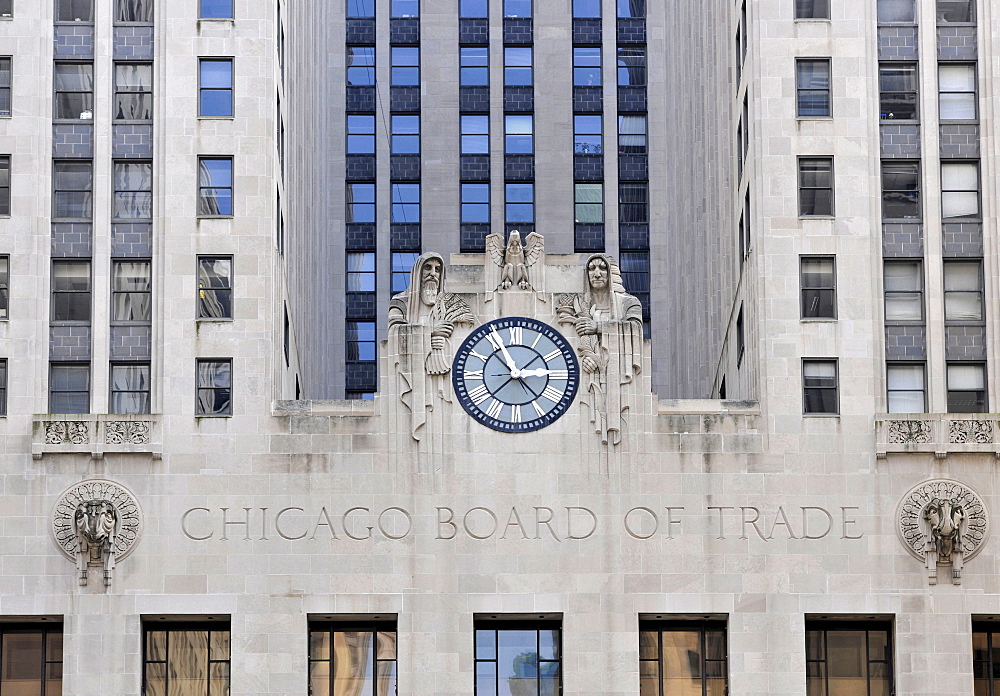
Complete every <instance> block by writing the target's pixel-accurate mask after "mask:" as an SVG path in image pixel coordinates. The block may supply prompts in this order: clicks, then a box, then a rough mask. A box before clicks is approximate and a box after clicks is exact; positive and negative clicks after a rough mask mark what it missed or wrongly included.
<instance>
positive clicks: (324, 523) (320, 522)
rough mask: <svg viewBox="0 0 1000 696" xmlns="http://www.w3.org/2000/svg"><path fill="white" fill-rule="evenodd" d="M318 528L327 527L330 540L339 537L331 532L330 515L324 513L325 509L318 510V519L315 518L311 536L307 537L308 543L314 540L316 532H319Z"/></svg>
mask: <svg viewBox="0 0 1000 696" xmlns="http://www.w3.org/2000/svg"><path fill="white" fill-rule="evenodd" d="M320 527H329V529H330V538H331V539H338V540H339V539H340V537H338V536H337V532H335V531H334V530H333V522H331V521H330V513H328V512H327V511H326V507H321V508H320V509H319V517H317V518H316V525H315V526H314V527H313V533H312V536H311V537H309V540H310V541H312V540H313V539H315V538H316V532H318V531H319V528H320Z"/></svg>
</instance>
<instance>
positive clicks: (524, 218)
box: [506, 184, 535, 222]
mask: <svg viewBox="0 0 1000 696" xmlns="http://www.w3.org/2000/svg"><path fill="white" fill-rule="evenodd" d="M506 194H507V195H506V199H507V201H506V218H507V222H534V221H535V185H534V184H506Z"/></svg>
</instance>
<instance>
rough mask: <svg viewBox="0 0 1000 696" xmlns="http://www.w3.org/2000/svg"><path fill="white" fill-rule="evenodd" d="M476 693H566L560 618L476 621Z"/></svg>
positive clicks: (489, 695) (488, 695)
mask: <svg viewBox="0 0 1000 696" xmlns="http://www.w3.org/2000/svg"><path fill="white" fill-rule="evenodd" d="M475 629H476V642H475V660H476V690H475V693H476V696H495V695H496V694H532V696H534V695H535V694H542V695H543V696H555V695H556V694H561V693H562V674H561V672H562V669H561V660H562V635H561V633H562V632H561V630H560V628H559V622H558V621H546V622H540V621H537V622H536V621H531V622H528V621H525V622H513V621H511V622H499V621H490V622H486V621H476V623H475Z"/></svg>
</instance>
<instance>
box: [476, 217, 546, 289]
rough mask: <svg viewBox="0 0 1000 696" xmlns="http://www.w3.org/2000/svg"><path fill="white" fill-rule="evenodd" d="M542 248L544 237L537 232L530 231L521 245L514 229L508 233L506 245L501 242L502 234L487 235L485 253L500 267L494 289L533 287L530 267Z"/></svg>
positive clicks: (518, 235) (543, 247)
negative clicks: (508, 237)
mask: <svg viewBox="0 0 1000 696" xmlns="http://www.w3.org/2000/svg"><path fill="white" fill-rule="evenodd" d="M544 249H545V244H544V239H543V238H542V235H540V234H538V233H537V232H532V233H531V234H529V235H528V236H527V237H525V238H524V244H523V245H522V244H521V233H520V232H518V231H517V230H514V231H513V232H511V233H510V239H509V240H508V241H507V246H506V247H504V244H503V235H501V234H490V235H487V236H486V253H487V254H488V255H489V257H490V258H491V259H492V260H493V263H494V264H496V266H497V267H499V269H500V277H499V280H498V282H497V284H496V286H495V289H496V290H507V289H508V288H511V287H516V288H518V289H519V290H532V289H534V288H533V286H532V283H531V275H530V269H531V267H532V266H533V265H534V264H535V262H537V261H538V258H539V257H540V256H541V255H542V252H543V251H544Z"/></svg>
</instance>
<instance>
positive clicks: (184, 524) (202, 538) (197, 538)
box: [181, 507, 215, 541]
mask: <svg viewBox="0 0 1000 696" xmlns="http://www.w3.org/2000/svg"><path fill="white" fill-rule="evenodd" d="M198 510H203V511H204V512H209V513H210V512H211V510H209V509H208V508H203V507H196V508H191V509H190V510H188V511H186V512H185V513H184V515H183V516H181V531H182V532H184V536H186V537H187V538H188V539H191V540H193V541H205V539H211V538H212V537H213V536H214V535H215V532H209V533H208V534H206V535H205V536H195V535H194V534H192V533H191V532H190V530H188V528H187V521H188V516H189V515H190V514H191V513H192V512H197V511H198Z"/></svg>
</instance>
